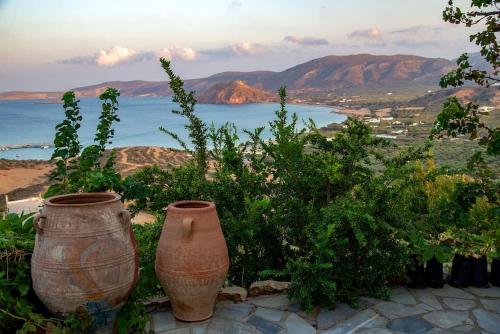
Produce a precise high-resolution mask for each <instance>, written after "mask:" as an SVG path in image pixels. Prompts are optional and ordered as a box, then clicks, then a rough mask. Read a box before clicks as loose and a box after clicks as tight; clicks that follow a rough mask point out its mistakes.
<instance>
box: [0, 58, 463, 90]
mask: <svg viewBox="0 0 500 334" xmlns="http://www.w3.org/2000/svg"><path fill="white" fill-rule="evenodd" d="M454 66H455V65H454V64H453V63H452V62H451V61H449V60H446V59H442V58H425V57H418V56H412V55H392V56H379V55H370V54H358V55H349V56H334V55H333V56H326V57H322V58H319V59H315V60H311V61H309V62H306V63H303V64H299V65H297V66H294V67H292V68H289V69H287V70H284V71H282V72H271V71H254V72H223V73H218V74H215V75H212V76H209V77H206V78H201V79H191V80H186V87H187V88H188V89H191V90H195V91H196V92H197V93H199V94H203V93H205V92H207V91H213V90H217V89H218V88H217V87H220V86H217V87H216V86H215V85H220V84H227V83H229V82H235V81H243V82H245V84H246V85H248V86H251V87H253V88H255V89H260V90H264V91H268V92H272V93H273V94H275V92H276V91H277V89H278V88H279V87H280V86H282V85H285V86H287V88H288V90H289V92H290V93H292V94H293V93H294V92H301V93H303V92H318V91H331V90H335V89H340V88H356V89H365V88H374V87H375V88H377V87H380V88H384V87H394V86H398V87H408V86H412V85H434V86H436V85H437V83H438V81H439V78H440V77H441V75H442V74H443V73H446V72H447V71H449V70H450V69H451V68H453V67H454ZM109 86H112V87H115V88H117V89H119V90H120V92H121V94H122V96H166V95H170V89H169V87H168V85H167V84H166V82H162V81H142V80H134V81H111V82H104V83H101V84H97V85H92V86H85V87H78V88H75V89H74V91H75V92H76V93H77V95H79V96H97V95H99V94H100V93H101V92H102V91H103V90H104V89H105V88H106V87H109ZM44 94H45V95H47V96H49V94H57V93H54V92H52V93H36V92H7V93H0V99H27V98H45V97H44V96H45V95H44ZM58 94H60V93H58ZM51 97H52V95H51Z"/></svg>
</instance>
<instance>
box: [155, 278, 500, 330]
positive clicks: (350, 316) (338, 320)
mask: <svg viewBox="0 0 500 334" xmlns="http://www.w3.org/2000/svg"><path fill="white" fill-rule="evenodd" d="M392 292H393V293H392V295H391V297H390V300H388V301H382V300H379V299H373V298H363V299H362V303H360V304H361V305H362V307H361V308H360V309H353V308H351V307H350V306H349V305H346V304H342V303H338V304H337V306H336V308H335V309H333V310H328V309H318V308H316V309H315V312H313V313H312V314H306V313H305V312H304V311H303V309H302V308H301V307H300V305H298V304H297V303H294V302H292V301H290V300H289V299H288V298H287V297H286V295H285V294H277V295H268V296H259V297H252V298H249V299H248V300H247V301H245V302H239V303H234V302H232V301H223V302H219V303H218V304H217V305H216V307H215V312H214V316H213V318H211V319H208V320H206V321H203V322H198V323H187V322H182V321H176V320H175V318H174V317H173V315H172V313H171V310H170V309H166V310H165V309H162V311H161V312H155V313H153V314H152V317H151V318H152V320H151V322H150V328H151V329H152V330H153V332H154V333H156V334H344V333H345V334H388V333H392V334H404V333H406V334H418V333H425V334H447V333H455V334H463V333H478V334H479V333H480V334H500V297H497V296H500V288H497V287H491V288H489V289H476V288H468V289H464V290H462V289H456V288H453V287H450V286H448V285H445V286H444V288H443V289H423V290H416V289H409V288H407V287H403V286H397V287H394V288H393V290H392Z"/></svg>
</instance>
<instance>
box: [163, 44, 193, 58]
mask: <svg viewBox="0 0 500 334" xmlns="http://www.w3.org/2000/svg"><path fill="white" fill-rule="evenodd" d="M158 55H159V56H160V57H164V58H167V59H170V60H172V59H175V58H178V59H182V60H185V61H193V60H196V58H197V57H198V54H197V53H196V51H194V50H193V49H192V48H187V47H180V46H173V47H170V48H164V49H161V50H160V51H159V52H158Z"/></svg>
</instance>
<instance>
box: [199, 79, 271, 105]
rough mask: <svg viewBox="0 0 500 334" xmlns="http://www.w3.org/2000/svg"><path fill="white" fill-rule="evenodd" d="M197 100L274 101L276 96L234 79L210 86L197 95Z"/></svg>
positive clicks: (214, 102)
mask: <svg viewBox="0 0 500 334" xmlns="http://www.w3.org/2000/svg"><path fill="white" fill-rule="evenodd" d="M198 101H199V102H200V103H213V104H247V103H260V102H270V101H276V96H275V95H274V94H271V93H269V92H267V91H265V90H262V89H259V88H255V87H252V86H249V85H247V84H246V83H245V82H244V81H241V80H236V81H232V82H228V83H218V84H215V85H212V86H210V87H209V88H208V89H207V90H205V91H204V92H203V93H202V94H200V95H199V96H198Z"/></svg>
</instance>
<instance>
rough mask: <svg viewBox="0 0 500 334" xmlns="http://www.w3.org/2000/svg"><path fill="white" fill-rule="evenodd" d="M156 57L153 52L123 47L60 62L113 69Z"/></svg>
mask: <svg viewBox="0 0 500 334" xmlns="http://www.w3.org/2000/svg"><path fill="white" fill-rule="evenodd" d="M153 56H154V53H152V52H137V51H135V50H133V49H129V48H125V47H122V46H118V45H117V46H113V47H112V48H110V49H108V50H100V51H99V52H97V53H95V54H94V55H92V56H78V57H73V58H68V59H63V60H60V61H59V63H60V64H65V65H97V66H103V67H112V66H116V65H119V64H124V63H138V62H141V61H146V60H149V59H151V58H152V57H153Z"/></svg>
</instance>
